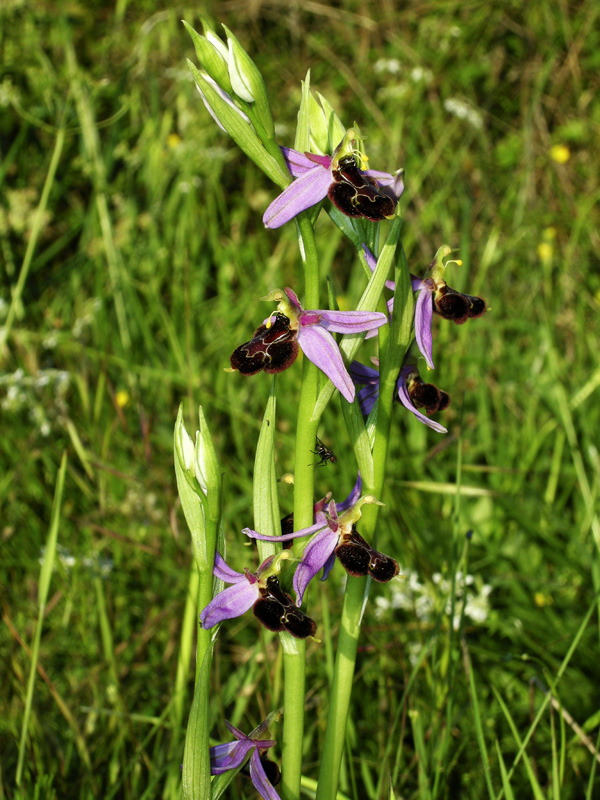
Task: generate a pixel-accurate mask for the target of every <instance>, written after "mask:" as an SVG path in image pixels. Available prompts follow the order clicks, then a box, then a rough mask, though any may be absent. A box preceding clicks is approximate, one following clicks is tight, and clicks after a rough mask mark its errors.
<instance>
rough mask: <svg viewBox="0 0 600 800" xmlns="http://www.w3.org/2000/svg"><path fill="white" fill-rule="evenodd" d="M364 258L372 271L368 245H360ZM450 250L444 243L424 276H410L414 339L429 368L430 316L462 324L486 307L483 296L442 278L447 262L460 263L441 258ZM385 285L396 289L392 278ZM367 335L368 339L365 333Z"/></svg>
mask: <svg viewBox="0 0 600 800" xmlns="http://www.w3.org/2000/svg"><path fill="white" fill-rule="evenodd" d="M363 250H364V251H365V260H366V262H367V264H368V265H369V268H370V269H371V271H374V270H375V267H376V266H377V260H376V259H375V256H374V255H373V253H371V251H370V250H369V248H368V247H367V246H366V245H364V244H363ZM450 253H451V249H450V248H449V247H448V245H443V246H442V247H440V248H439V250H438V251H437V253H436V254H435V258H434V259H433V261H432V262H431V264H430V266H429V272H428V275H427V277H425V278H417V277H416V276H415V275H411V276H410V280H411V285H412V290H413V292H416V293H417V301H416V303H415V339H416V342H417V347H418V348H419V350H420V351H421V353H422V355H423V356H424V358H425V361H426V363H427V366H428V367H429V369H435V367H434V365H433V337H432V334H431V324H432V322H433V315H434V313H435V314H438V316H440V317H443V318H444V319H449V320H452V321H453V322H455V323H456V324H457V325H462V324H463V323H464V322H466V321H467V320H468V319H476V318H477V317H481V316H482V314H484V313H485V312H486V310H487V305H486V302H485V300H484V299H483V298H482V297H476V296H474V295H470V294H464V293H462V292H457V291H456V290H455V289H452V288H451V287H450V286H448V284H447V283H446V281H445V280H444V273H445V271H446V267H447V266H448V264H458V265H459V266H460V265H461V264H462V261H458V260H455V261H446V262H445V263H444V261H443V259H444V257H445V256H447V255H449V254H450ZM385 285H386V287H387V288H388V289H391V290H392V291H393V292H395V291H396V284H395V283H394V282H393V281H386V284H385ZM387 308H388V314H390V316H391V314H392V311H393V309H394V298H393V297H392V298H391V300H388V303H387ZM366 338H370V334H367V337H366Z"/></svg>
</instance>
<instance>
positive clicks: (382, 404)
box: [316, 244, 412, 800]
mask: <svg viewBox="0 0 600 800" xmlns="http://www.w3.org/2000/svg"><path fill="white" fill-rule="evenodd" d="M399 250H400V272H399V273H397V287H399V289H400V291H398V288H397V291H396V297H395V300H394V308H395V309H396V310H395V315H396V317H397V319H395V320H393V322H392V325H391V326H390V329H389V330H388V329H386V330H382V331H381V332H380V365H381V366H380V376H379V381H380V384H379V385H380V391H379V407H378V411H377V423H376V429H375V441H374V447H373V467H374V479H373V485H372V486H370V485H368V484H365V486H364V488H363V493H364V494H367V493H368V494H374V495H375V496H376V497H377V498H378V499H381V497H382V494H383V485H384V480H385V472H386V462H387V453H388V444H389V437H390V428H391V418H392V403H393V400H394V392H395V385H396V379H397V377H398V371H399V369H400V367H401V365H402V361H403V360H404V356H405V354H406V351H407V350H408V346H409V344H410V339H409V337H408V336H407V333H406V332H407V330H408V327H407V325H406V324H405V320H406V318H407V316H410V317H411V321H412V294H411V288H410V274H409V272H408V265H407V263H406V257H405V256H404V251H403V249H402V245H401V244H400V248H399ZM400 276H401V279H400ZM378 513H379V507H378V506H377V505H369V506H367V507H365V509H364V512H363V516H362V520H361V534H362V535H363V536H364V537H365V538H366V539H367V541H370V542H374V540H375V532H376V526H377V517H378ZM367 580H369V584H370V579H367V578H352V577H349V578H348V582H347V584H346V593H345V595H344V606H343V609H342V624H341V629H340V635H339V639H338V647H337V656H336V661H335V669H334V674H333V682H332V686H331V700H330V706H329V716H328V718H327V728H326V731H325V741H324V744H323V753H322V757H321V766H320V770H319V780H318V788H317V795H316V800H335V798H336V795H337V789H338V783H339V776H340V767H341V764H342V755H343V751H344V743H345V740H346V725H347V722H348V712H349V708H350V697H351V694H352V682H353V679H354V670H355V666H356V653H357V649H358V637H359V634H360V625H361V622H362V613H363V608H364V604H365V603H366V599H367V597H366V596H367V595H368V592H369V584H368V583H367Z"/></svg>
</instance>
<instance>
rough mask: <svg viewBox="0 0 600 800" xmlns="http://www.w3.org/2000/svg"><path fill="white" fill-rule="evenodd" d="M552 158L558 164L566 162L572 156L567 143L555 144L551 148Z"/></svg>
mask: <svg viewBox="0 0 600 800" xmlns="http://www.w3.org/2000/svg"><path fill="white" fill-rule="evenodd" d="M550 158H551V159H552V161H556V163H557V164H566V163H567V161H568V160H569V159H570V158H571V151H570V150H569V148H568V147H567V146H566V145H565V144H555V145H554V146H553V147H551V148H550Z"/></svg>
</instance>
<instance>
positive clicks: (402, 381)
mask: <svg viewBox="0 0 600 800" xmlns="http://www.w3.org/2000/svg"><path fill="white" fill-rule="evenodd" d="M396 388H397V389H398V400H400V402H401V403H402V405H403V406H404V408H407V409H408V410H409V411H410V412H411V413H413V414H414V415H415V417H416V418H417V419H418V420H419V422H422V423H423V424H424V425H427V427H428V428H431V429H432V430H434V431H436V432H437V433H448V431H447V429H446V428H444V426H443V425H440V423H439V422H436V421H435V420H433V419H429V417H426V416H425V414H421V412H420V411H418V410H417V409H416V408H415V406H414V405H413V403H412V401H411V399H410V395H409V393H408V389H407V388H406V373H405V370H402V371H401V372H400V377H399V378H398V381H397V382H396Z"/></svg>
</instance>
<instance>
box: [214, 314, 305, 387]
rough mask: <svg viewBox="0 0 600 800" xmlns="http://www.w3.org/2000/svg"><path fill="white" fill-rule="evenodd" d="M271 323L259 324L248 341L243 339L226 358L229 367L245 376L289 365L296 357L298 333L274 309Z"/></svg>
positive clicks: (282, 368) (281, 368)
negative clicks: (242, 342)
mask: <svg viewBox="0 0 600 800" xmlns="http://www.w3.org/2000/svg"><path fill="white" fill-rule="evenodd" d="M273 317H274V318H275V319H274V322H272V323H271V325H269V326H267V325H265V324H263V325H259V327H258V328H257V329H256V330H255V331H254V336H253V337H252V339H251V340H250V341H249V342H244V344H241V345H240V346H239V347H236V349H235V350H234V351H233V353H232V354H231V356H230V358H229V363H230V364H231V368H232V369H234V370H238V371H239V372H240V373H241V374H242V375H245V376H247V377H249V376H250V375H256V374H257V373H259V372H263V371H264V372H266V373H269V374H276V373H279V372H283V371H284V370H286V369H288V368H289V367H291V366H292V364H293V363H294V361H295V360H296V358H297V356H298V342H297V341H296V339H297V336H298V332H297V331H296V330H292V329H291V328H290V321H289V319H288V318H287V317H286V316H285V314H280V313H278V312H276V313H275V314H273V315H272V316H271V319H273Z"/></svg>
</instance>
